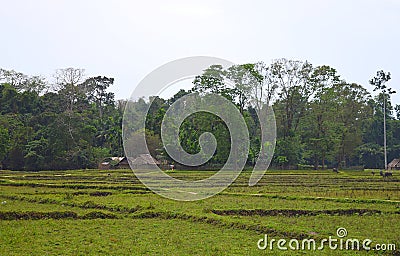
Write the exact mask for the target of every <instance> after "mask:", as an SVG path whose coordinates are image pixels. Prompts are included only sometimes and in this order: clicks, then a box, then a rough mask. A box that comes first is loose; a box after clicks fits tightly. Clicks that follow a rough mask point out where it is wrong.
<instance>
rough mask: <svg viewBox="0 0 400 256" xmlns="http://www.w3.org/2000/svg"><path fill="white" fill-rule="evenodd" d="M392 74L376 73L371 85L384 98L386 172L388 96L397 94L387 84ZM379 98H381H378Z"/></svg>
mask: <svg viewBox="0 0 400 256" xmlns="http://www.w3.org/2000/svg"><path fill="white" fill-rule="evenodd" d="M390 78H391V77H390V72H388V73H385V72H384V71H383V70H381V71H378V72H376V76H375V77H374V78H372V79H371V80H370V81H369V83H370V84H371V85H373V86H375V88H374V91H380V92H381V93H382V97H383V151H384V155H385V170H387V167H388V166H387V165H388V163H387V138H386V105H387V103H386V99H387V98H386V96H387V95H388V96H389V98H390V95H391V94H393V93H396V92H395V91H393V90H392V88H388V87H387V86H386V85H385V83H386V82H387V81H389V80H390ZM378 97H379V96H378Z"/></svg>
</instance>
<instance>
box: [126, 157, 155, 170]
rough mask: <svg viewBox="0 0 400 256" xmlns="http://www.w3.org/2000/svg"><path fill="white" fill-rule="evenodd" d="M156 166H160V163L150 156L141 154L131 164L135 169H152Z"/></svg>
mask: <svg viewBox="0 0 400 256" xmlns="http://www.w3.org/2000/svg"><path fill="white" fill-rule="evenodd" d="M155 165H160V162H159V161H157V159H155V158H154V157H152V156H151V155H150V154H140V155H139V156H138V157H136V158H135V159H134V160H132V162H131V166H132V168H133V169H152V168H154V167H155Z"/></svg>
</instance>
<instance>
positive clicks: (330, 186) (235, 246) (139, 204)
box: [0, 170, 400, 255]
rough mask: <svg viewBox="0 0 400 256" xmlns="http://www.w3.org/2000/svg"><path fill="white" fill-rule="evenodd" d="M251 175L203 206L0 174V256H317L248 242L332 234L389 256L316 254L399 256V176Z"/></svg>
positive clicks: (52, 175)
mask: <svg viewBox="0 0 400 256" xmlns="http://www.w3.org/2000/svg"><path fill="white" fill-rule="evenodd" d="M213 173H214V172H211V171H175V172H173V173H170V174H171V175H172V176H174V177H176V178H180V179H193V180H195V179H196V180H198V179H202V178H205V177H209V176H210V175H212V174H213ZM250 174H251V173H250V172H243V173H242V174H241V175H240V176H239V178H238V179H237V180H236V182H235V183H234V184H233V185H231V186H230V187H229V188H228V189H226V190H225V191H224V192H222V193H220V194H218V195H216V196H214V197H211V198H209V199H206V200H201V201H196V202H178V201H173V200H170V199H165V198H162V197H160V196H158V195H156V194H154V193H153V192H151V191H149V190H148V189H146V187H144V186H143V185H142V184H141V183H140V182H139V181H138V180H137V179H136V178H135V176H134V174H133V172H131V171H130V170H108V171H99V170H71V171H46V172H44V171H42V172H11V171H1V172H0V202H1V204H0V255H43V254H45V255H266V254H269V255H304V254H305V253H307V254H314V255H321V252H320V251H314V252H313V251H307V252H305V251H291V250H289V251H286V252H285V251H279V250H278V249H276V248H275V249H274V250H273V251H272V252H271V251H270V250H269V249H267V250H264V251H262V250H259V249H258V248H257V241H258V240H259V239H261V238H263V237H264V234H268V236H269V237H270V238H275V239H279V238H285V239H287V240H289V239H291V238H295V239H305V238H313V239H315V240H317V241H320V240H322V239H324V238H328V237H329V236H336V230H337V229H338V228H339V227H344V228H346V229H347V231H348V235H347V237H348V238H354V239H359V240H363V239H367V238H368V239H371V240H373V243H372V247H374V245H375V244H377V243H380V244H396V245H397V251H390V252H389V251H386V252H382V251H380V252H377V251H376V250H374V251H371V252H366V251H340V250H337V251H332V250H329V249H325V250H324V251H323V252H322V254H325V255H360V254H361V255H363V254H365V255H367V254H371V253H372V254H375V255H382V254H385V255H398V254H399V252H400V251H399V248H398V247H400V173H398V172H397V173H394V175H393V177H390V178H385V179H384V178H382V177H381V176H379V175H376V174H375V175H372V173H371V172H370V171H341V172H340V173H339V174H335V173H332V172H331V171H268V172H267V173H266V175H265V176H264V177H263V179H262V180H261V181H260V182H259V183H258V184H257V185H256V186H253V187H248V186H247V183H248V179H249V177H250Z"/></svg>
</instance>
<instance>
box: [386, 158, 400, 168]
mask: <svg viewBox="0 0 400 256" xmlns="http://www.w3.org/2000/svg"><path fill="white" fill-rule="evenodd" d="M387 169H388V170H400V159H393V161H392V162H390V163H389V164H388V166H387Z"/></svg>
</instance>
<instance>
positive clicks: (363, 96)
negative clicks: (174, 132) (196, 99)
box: [0, 59, 400, 170]
mask: <svg viewBox="0 0 400 256" xmlns="http://www.w3.org/2000/svg"><path fill="white" fill-rule="evenodd" d="M373 75H374V74H372V76H373ZM226 79H228V80H230V81H231V83H230V84H227V83H226V82H225V81H226ZM389 80H390V73H386V72H384V71H378V72H377V74H376V75H375V76H374V77H371V81H370V83H371V84H372V85H373V86H374V87H375V88H376V89H377V90H378V93H377V95H376V96H374V97H373V96H372V95H371V93H370V92H369V91H368V90H366V89H365V88H364V87H363V86H362V85H359V84H356V83H349V82H346V81H345V80H344V79H343V78H341V77H340V75H339V74H338V73H337V71H336V70H335V69H334V68H332V67H330V66H326V65H323V66H313V65H312V64H311V63H309V62H307V61H305V62H303V61H295V60H287V59H278V60H274V61H273V62H272V63H271V64H269V65H267V64H265V63H263V62H258V63H250V64H242V65H235V66H232V67H229V68H227V69H224V68H223V67H222V66H219V65H214V66H210V67H209V68H207V69H206V70H204V72H203V74H200V75H199V76H197V77H196V78H195V79H194V80H193V88H192V89H190V90H180V91H179V92H178V93H176V94H175V95H174V96H172V97H171V98H168V99H163V98H160V97H152V98H151V101H150V102H152V104H151V106H149V101H148V100H146V99H139V100H137V101H136V102H135V104H137V105H138V106H142V107H149V112H148V115H147V119H146V129H145V133H146V140H147V144H148V147H149V150H150V153H151V154H152V155H153V156H154V157H156V158H158V159H160V160H161V159H164V160H166V161H168V162H170V163H173V159H170V158H169V156H168V154H167V153H166V152H165V149H164V148H163V146H162V143H161V139H160V134H161V123H162V120H163V117H164V115H165V113H166V111H167V109H168V108H169V107H170V106H171V105H172V104H173V103H174V102H175V101H176V100H177V99H179V98H180V97H182V96H183V95H186V94H189V93H197V94H202V95H204V94H207V93H216V94H219V95H222V96H224V97H225V98H226V99H228V100H230V101H231V102H232V103H234V104H235V105H236V106H237V108H238V110H239V111H240V113H241V114H242V115H243V117H244V119H245V121H246V124H247V127H248V131H249V134H250V152H249V156H248V159H247V165H249V166H252V165H254V164H255V161H256V160H257V157H258V154H259V152H260V147H261V146H262V145H261V130H260V123H259V120H258V117H257V111H260V110H261V109H262V105H263V104H267V105H272V107H273V109H274V112H275V118H276V125H277V140H276V149H275V153H274V156H273V159H272V165H273V166H274V167H276V168H310V169H318V168H328V167H339V168H354V167H356V166H357V167H358V166H360V167H365V168H383V165H384V164H383V163H384V150H383V115H384V114H383V113H384V112H385V115H386V120H387V150H388V159H390V160H391V159H392V158H396V157H400V106H399V105H397V106H393V105H392V103H391V100H390V99H391V94H392V93H394V91H392V90H388V89H387V88H388V87H387V86H386V83H387V82H388V81H389ZM113 82H114V79H113V78H108V77H104V76H96V77H89V78H87V77H85V75H84V70H82V69H74V68H67V69H60V70H57V72H56V73H55V74H54V81H53V82H52V83H49V82H47V81H46V80H45V79H43V78H41V77H38V76H27V75H25V74H22V73H19V72H15V71H9V70H3V69H0V162H1V165H2V168H4V169H14V170H42V169H76V168H96V167H97V165H98V163H99V161H101V159H103V158H104V157H107V156H121V155H123V147H122V132H121V126H122V117H123V112H124V107H125V104H126V100H115V96H114V94H113V93H111V92H109V91H108V89H109V86H110V85H112V84H113ZM389 89H390V88H389ZM384 110H385V111H384ZM207 131H208V132H212V133H213V134H214V136H215V138H216V140H217V149H216V152H215V154H214V156H213V157H212V158H211V160H210V161H209V162H208V163H207V164H206V166H204V168H213V167H218V166H221V165H223V164H224V163H225V161H226V159H227V158H228V155H229V150H230V143H229V142H230V137H229V136H230V134H229V130H228V129H227V127H226V125H225V124H224V122H223V121H222V120H221V119H220V118H218V117H217V116H215V115H212V114H210V113H205V112H199V113H195V114H193V115H191V116H189V117H188V118H187V119H185V121H184V122H183V124H182V126H181V128H180V132H179V140H180V143H181V145H182V147H183V148H184V149H185V150H186V151H187V152H188V153H197V152H199V150H200V145H199V143H198V142H199V137H200V135H201V134H202V133H204V132H207Z"/></svg>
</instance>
